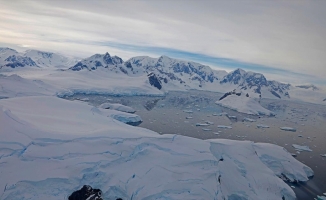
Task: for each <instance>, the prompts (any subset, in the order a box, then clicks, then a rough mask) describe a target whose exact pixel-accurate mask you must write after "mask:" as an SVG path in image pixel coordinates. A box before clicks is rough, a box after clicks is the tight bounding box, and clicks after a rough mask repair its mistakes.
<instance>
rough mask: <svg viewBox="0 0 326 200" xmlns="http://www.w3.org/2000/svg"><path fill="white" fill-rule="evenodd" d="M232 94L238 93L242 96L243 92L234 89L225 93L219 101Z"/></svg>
mask: <svg viewBox="0 0 326 200" xmlns="http://www.w3.org/2000/svg"><path fill="white" fill-rule="evenodd" d="M232 94H235V95H237V96H241V92H236V91H235V90H233V91H232V92H227V93H225V94H224V95H223V96H222V97H221V98H220V99H219V101H221V100H222V99H224V98H225V97H227V96H230V95H232ZM247 95H248V96H247V97H249V94H248V93H247Z"/></svg>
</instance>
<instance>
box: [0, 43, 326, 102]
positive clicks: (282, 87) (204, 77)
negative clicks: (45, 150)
mask: <svg viewBox="0 0 326 200" xmlns="http://www.w3.org/2000/svg"><path fill="white" fill-rule="evenodd" d="M25 67H33V69H34V70H39V69H40V70H43V72H42V73H45V74H46V72H45V71H44V69H57V68H62V69H69V70H68V71H62V73H63V74H60V75H58V76H59V77H65V74H67V73H68V74H69V76H74V74H75V73H74V72H75V71H82V72H81V73H76V74H75V75H76V76H83V77H84V76H85V78H86V79H87V77H88V76H89V77H88V78H89V79H91V77H92V76H91V75H90V74H88V71H94V70H97V74H102V75H101V77H107V78H109V79H112V77H117V75H119V77H121V78H122V79H126V80H131V79H130V78H131V77H133V78H134V79H133V80H135V79H139V80H138V81H137V82H138V83H141V82H142V83H144V85H146V87H155V88H156V89H157V90H161V89H163V90H164V91H172V90H183V91H184V90H189V89H197V90H206V91H213V92H221V93H226V92H229V91H232V90H234V89H236V90H240V91H241V92H243V93H244V94H248V95H249V96H250V97H252V98H272V99H295V100H303V101H307V102H313V103H323V102H325V101H323V100H324V98H325V92H324V91H322V90H321V89H318V88H317V87H316V86H314V85H298V86H292V85H290V84H284V83H280V82H278V81H273V80H267V79H266V77H265V76H264V75H263V74H260V73H255V72H250V71H245V70H243V69H236V70H234V71H232V72H230V73H228V72H226V71H223V70H213V69H212V68H210V67H209V66H207V65H203V64H200V63H196V62H191V61H184V60H179V59H174V58H170V57H167V56H161V57H159V58H151V57H148V56H137V57H133V58H131V59H129V60H127V61H123V60H122V59H121V58H120V57H118V56H111V55H110V54H109V53H105V54H95V55H93V56H91V57H88V58H85V59H83V60H81V61H79V62H76V59H74V58H71V57H66V56H62V55H60V54H55V53H50V52H43V51H37V50H27V51H25V52H22V53H19V52H17V51H16V50H14V49H10V48H0V69H1V68H2V69H1V71H2V72H3V71H8V70H9V71H10V70H11V71H14V72H15V73H16V71H17V70H13V68H19V69H22V68H25ZM94 72H95V71H94ZM17 73H18V72H17ZM24 73H25V72H24ZM51 73H52V72H51ZM70 73H72V74H70ZM9 75H10V74H9ZM121 78H119V80H120V79H121ZM90 81H91V80H90ZM91 82H92V81H91ZM127 82H128V81H127ZM127 82H126V84H127ZM154 83H155V84H154ZM103 87H104V86H103ZM79 89H82V88H79Z"/></svg>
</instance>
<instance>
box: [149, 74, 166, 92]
mask: <svg viewBox="0 0 326 200" xmlns="http://www.w3.org/2000/svg"><path fill="white" fill-rule="evenodd" d="M147 76H148V80H149V83H150V84H151V86H154V87H156V88H157V89H159V90H160V89H162V83H161V81H160V80H159V79H158V78H157V76H156V75H155V74H154V73H150V74H148V75H147Z"/></svg>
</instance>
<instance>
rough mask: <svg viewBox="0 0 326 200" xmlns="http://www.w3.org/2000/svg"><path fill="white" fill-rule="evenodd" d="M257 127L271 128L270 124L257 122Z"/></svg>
mask: <svg viewBox="0 0 326 200" xmlns="http://www.w3.org/2000/svg"><path fill="white" fill-rule="evenodd" d="M257 128H269V126H267V125H265V124H257Z"/></svg>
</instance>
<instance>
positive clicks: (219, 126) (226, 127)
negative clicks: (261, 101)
mask: <svg viewBox="0 0 326 200" xmlns="http://www.w3.org/2000/svg"><path fill="white" fill-rule="evenodd" d="M217 128H225V129H231V128H232V127H231V126H224V125H218V126H217Z"/></svg>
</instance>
